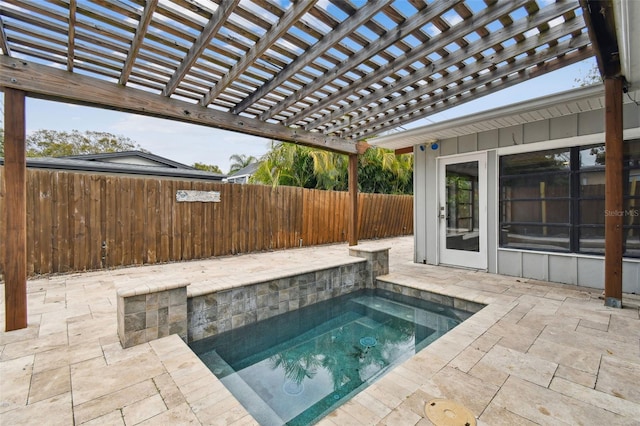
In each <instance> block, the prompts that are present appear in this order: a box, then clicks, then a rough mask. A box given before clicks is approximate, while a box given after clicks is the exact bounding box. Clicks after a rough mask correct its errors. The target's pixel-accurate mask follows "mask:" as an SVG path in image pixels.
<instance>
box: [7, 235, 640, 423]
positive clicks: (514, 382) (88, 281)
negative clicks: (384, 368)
mask: <svg viewBox="0 0 640 426" xmlns="http://www.w3.org/2000/svg"><path fill="white" fill-rule="evenodd" d="M365 244H366V245H369V246H373V247H375V246H378V247H391V251H390V273H389V274H388V275H386V276H384V277H382V279H383V280H385V281H387V282H391V283H396V284H400V285H404V286H409V287H414V288H417V289H420V290H427V291H432V292H435V293H439V294H444V295H446V296H451V297H456V298H460V299H466V300H471V301H474V302H478V303H483V304H487V307H486V308H484V309H483V310H481V311H480V312H478V313H477V314H476V315H474V316H473V317H471V318H470V319H469V320H467V321H465V322H464V323H463V324H461V325H460V326H458V327H457V328H455V329H454V330H452V331H451V332H450V333H449V334H447V335H446V336H444V337H443V338H441V339H439V340H438V341H436V342H434V343H433V344H432V345H430V346H429V347H427V348H426V349H424V350H423V351H421V352H420V353H418V354H416V355H415V356H414V357H412V358H411V359H409V360H408V361H406V362H405V363H404V364H402V366H400V367H398V368H397V369H396V370H394V371H393V372H391V373H390V374H388V375H386V376H384V377H383V378H381V379H380V380H379V381H377V382H376V383H375V384H373V385H372V386H370V387H369V388H368V389H366V390H365V391H364V392H362V393H360V394H359V395H357V396H355V397H354V398H353V399H352V400H351V401H349V402H348V403H346V404H345V405H343V406H342V407H341V408H339V409H338V410H336V411H334V412H333V413H330V414H329V415H328V416H327V417H325V418H324V419H323V420H321V421H320V423H319V424H321V425H329V426H331V425H341V426H342V425H372V424H381V425H394V426H395V425H426V426H428V425H431V424H432V423H431V422H430V421H429V420H428V419H427V418H426V417H425V414H424V405H425V404H426V403H427V402H428V401H430V400H431V399H434V398H450V399H453V400H455V401H456V402H458V403H460V404H463V405H464V406H466V407H467V408H468V409H470V410H471V411H472V412H473V413H474V415H475V416H476V417H477V418H478V424H480V425H513V424H519V425H533V424H542V425H547V424H548V425H556V424H584V425H600V424H612V425H613V424H638V421H639V420H638V418H639V416H640V387H638V383H640V315H639V313H640V311H639V308H638V305H639V301H640V300H639V299H638V298H637V296H636V297H635V298H634V297H632V296H631V295H625V297H624V299H623V300H624V301H625V308H624V309H612V308H607V307H605V306H603V303H602V301H601V300H599V299H598V294H597V292H590V291H588V290H587V289H584V288H579V287H573V286H564V285H558V284H550V283H545V282H541V281H536V280H523V279H516V278H513V277H505V276H498V275H491V274H487V273H483V272H476V271H467V270H457V269H451V268H445V267H434V266H429V265H422V264H414V263H413V262H412V261H411V259H412V257H413V253H412V250H413V241H412V239H411V238H406V237H405V238H396V239H389V240H380V241H371V242H366V243H365ZM345 257H348V248H347V246H346V245H332V246H323V247H312V248H304V249H296V250H288V251H280V252H271V253H261V254H249V255H242V256H233V257H228V258H218V259H211V260H205V261H195V262H184V263H174V264H165V265H152V266H144V267H136V268H123V269H117V270H111V271H96V272H87V273H79V274H69V275H58V276H51V277H44V278H38V279H33V280H30V281H29V282H28V285H27V290H28V308H29V310H28V312H29V326H28V328H27V329H24V330H17V331H13V332H8V333H7V332H2V333H1V334H0V424H3V425H4V424H7V425H9V424H11V425H20V424H52V423H55V424H58V425H67V424H68V425H72V424H77V425H80V424H83V425H91V424H95V425H102V424H114V425H134V424H137V425H163V424H171V425H183V424H185V425H186V424H193V425H198V424H220V425H256V424H258V423H257V422H256V421H255V420H254V419H253V418H252V417H251V416H250V415H249V414H248V412H247V411H246V410H245V409H244V408H243V407H242V406H241V405H240V404H239V403H238V401H237V400H236V399H235V398H234V397H233V396H232V395H231V394H230V393H229V391H228V390H227V389H226V388H225V387H224V386H223V385H222V384H221V382H220V381H219V380H218V379H217V378H216V377H215V376H214V375H213V374H212V373H211V372H209V370H208V369H207V368H206V366H205V365H204V364H203V363H202V362H200V360H199V359H198V358H197V357H196V356H195V355H194V354H193V353H192V352H191V350H190V349H189V347H188V346H187V345H186V344H185V343H184V342H183V341H182V340H181V339H180V338H179V337H178V336H177V335H171V336H168V337H165V338H162V339H159V340H154V341H151V342H148V343H144V344H141V345H138V346H134V347H131V348H128V349H123V348H122V346H121V345H120V342H119V340H118V336H117V320H116V302H117V296H116V292H117V290H118V289H119V288H123V287H130V288H132V287H139V286H141V285H142V286H144V285H145V283H151V282H153V283H157V282H158V281H160V282H161V283H167V284H170V283H172V282H177V281H185V280H186V281H188V282H191V283H192V284H191V285H190V286H189V287H188V288H187V291H188V292H190V294H197V293H201V292H204V291H206V290H207V289H210V288H226V287H229V286H232V285H234V284H235V283H237V282H244V283H250V282H255V281H257V280H258V279H265V278H268V277H277V276H279V275H280V274H284V273H299V272H301V271H306V270H312V269H317V268H319V267H322V266H323V264H326V262H335V261H345V260H344V259H345ZM347 262H348V260H347ZM0 292H1V295H0V298H1V300H2V309H3V311H2V318H1V319H0V321H1V322H0V326H2V329H3V330H4V285H0Z"/></svg>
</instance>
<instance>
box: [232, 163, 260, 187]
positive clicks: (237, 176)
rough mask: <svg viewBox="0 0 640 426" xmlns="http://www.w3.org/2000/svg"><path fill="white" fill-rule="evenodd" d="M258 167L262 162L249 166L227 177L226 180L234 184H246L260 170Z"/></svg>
mask: <svg viewBox="0 0 640 426" xmlns="http://www.w3.org/2000/svg"><path fill="white" fill-rule="evenodd" d="M258 167H260V162H255V163H251V164H249V165H248V166H246V167H243V168H241V169H240V170H237V171H235V172H233V174H231V175H229V176H227V178H226V179H225V180H226V181H227V182H232V183H233V182H237V183H246V182H247V181H248V180H249V178H250V177H251V175H253V174H254V173H255V172H256V170H258Z"/></svg>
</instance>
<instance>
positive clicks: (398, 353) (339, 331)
mask: <svg viewBox="0 0 640 426" xmlns="http://www.w3.org/2000/svg"><path fill="white" fill-rule="evenodd" d="M470 315H471V313H469V312H465V311H461V310H459V309H454V308H452V307H448V306H444V305H438V304H435V303H431V302H426V301H423V300H420V299H415V298H410V297H407V296H402V295H399V294H396V293H392V292H386V291H381V290H361V291H358V292H356V293H352V294H349V295H345V296H341V297H338V298H334V299H331V300H329V301H326V302H320V303H316V304H314V305H311V306H307V307H305V308H302V309H299V310H296V311H292V312H289V313H286V314H282V315H279V316H276V317H273V318H270V319H268V320H265V321H261V322H258V323H255V324H252V325H249V326H245V327H242V328H239V329H237V330H233V331H230V332H227V333H223V334H220V335H217V336H214V337H212V338H209V339H204V340H200V341H197V342H193V343H192V344H191V345H190V346H191V348H192V349H193V351H194V352H195V353H196V354H197V355H198V356H199V357H200V359H202V361H203V362H204V363H205V364H206V365H207V366H208V367H209V368H210V369H211V371H212V372H213V373H214V374H215V375H216V376H217V377H218V378H219V379H220V380H221V381H222V382H223V383H224V385H225V386H226V387H227V388H228V389H229V390H230V391H231V393H233V395H234V396H235V397H236V398H237V399H238V400H239V401H240V403H242V405H243V406H244V407H245V408H246V409H247V411H249V412H250V413H251V415H252V416H253V417H254V418H255V419H256V420H257V421H258V422H259V423H260V424H261V425H265V426H267V425H284V424H287V425H309V424H313V423H315V422H317V421H318V420H320V419H321V418H322V417H324V416H325V415H326V414H328V413H329V412H331V411H333V410H334V409H336V408H337V407H338V406H339V405H341V404H343V403H344V402H346V401H348V400H349V399H350V398H351V397H353V396H354V395H355V394H357V393H358V392H360V391H361V390H363V389H364V388H366V387H367V386H369V385H370V384H371V383H373V382H374V381H375V380H376V379H378V378H379V377H381V376H382V375H384V374H385V373H386V372H388V371H390V370H391V369H392V368H393V367H394V366H395V365H398V364H400V363H402V362H403V361H405V360H406V359H408V358H409V357H411V356H412V355H413V354H415V353H416V352H418V351H420V350H421V349H423V348H424V347H426V346H427V345H428V344H429V343H431V342H433V341H434V340H436V339H437V338H438V337H440V336H442V335H443V334H445V333H446V332H448V331H449V330H451V329H452V328H454V327H455V326H456V325H458V324H459V323H461V322H462V321H464V320H465V319H467V318H468V317H469V316H470Z"/></svg>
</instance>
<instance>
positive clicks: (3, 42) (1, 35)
mask: <svg viewBox="0 0 640 426" xmlns="http://www.w3.org/2000/svg"><path fill="white" fill-rule="evenodd" d="M0 49H2V54H3V55H4V56H11V49H10V48H9V41H8V40H7V33H6V31H5V30H4V22H2V17H1V16H0Z"/></svg>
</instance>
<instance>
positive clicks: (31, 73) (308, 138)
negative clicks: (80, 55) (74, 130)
mask: <svg viewBox="0 0 640 426" xmlns="http://www.w3.org/2000/svg"><path fill="white" fill-rule="evenodd" d="M0 69H1V70H2V73H1V74H0V75H1V77H0V87H2V88H5V87H7V88H15V89H18V90H23V91H25V92H26V93H27V94H28V95H29V96H32V97H36V98H41V99H47V100H54V101H62V102H68V103H73V104H80V105H88V106H96V107H100V108H108V109H114V110H116V111H122V112H129V113H134V114H141V115H148V116H152V117H158V118H166V119H170V120H177V121H183V122H186V123H192V124H198V125H202V126H207V127H214V128H218V129H223V130H230V131H234V132H240V133H244V134H248V135H252V136H259V137H264V138H268V139H274V140H279V141H285V142H294V143H299V144H301V145H307V146H312V147H315V148H320V149H325V150H329V151H335V152H341V153H345V154H351V153H355V152H356V146H355V144H354V143H352V142H347V141H344V140H341V139H339V138H336V137H331V136H325V135H322V134H320V133H312V132H307V131H305V130H303V129H295V128H287V127H283V126H280V125H277V124H271V123H264V122H261V121H258V120H255V119H251V118H247V117H240V116H236V115H233V114H231V113H228V112H224V111H218V110H215V109H212V108H205V107H202V106H200V105H196V104H192V103H189V102H184V101H180V100H177V99H171V98H166V97H163V96H158V95H157V94H154V93H150V92H148V91H144V90H139V89H134V88H130V87H124V86H120V85H118V84H115V83H110V82H108V81H104V80H99V79H96V78H94V77H90V76H85V75H82V74H77V73H73V74H72V73H68V72H67V71H65V70H60V69H56V68H53V67H49V66H46V65H40V64H36V63H33V62H27V61H23V60H20V59H14V58H9V57H6V56H2V57H0Z"/></svg>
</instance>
